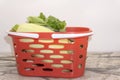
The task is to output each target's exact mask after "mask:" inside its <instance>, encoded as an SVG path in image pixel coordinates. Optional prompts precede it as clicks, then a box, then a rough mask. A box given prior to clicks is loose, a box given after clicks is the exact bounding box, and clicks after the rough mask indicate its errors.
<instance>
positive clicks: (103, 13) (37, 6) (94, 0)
mask: <svg viewBox="0 0 120 80" xmlns="http://www.w3.org/2000/svg"><path fill="white" fill-rule="evenodd" d="M40 12H43V13H44V14H45V15H53V16H56V17H58V18H59V19H61V20H66V22H67V25H68V26H85V27H89V28H91V29H92V30H93V31H94V35H93V36H92V39H91V40H90V41H89V46H88V51H95V52H111V51H120V36H119V34H120V0H0V53H2V52H12V49H11V46H10V44H9V42H11V41H10V38H9V37H7V33H6V31H8V30H9V29H11V27H12V26H13V25H14V24H21V23H24V22H25V21H26V17H28V16H31V15H32V16H37V15H39V13H40Z"/></svg>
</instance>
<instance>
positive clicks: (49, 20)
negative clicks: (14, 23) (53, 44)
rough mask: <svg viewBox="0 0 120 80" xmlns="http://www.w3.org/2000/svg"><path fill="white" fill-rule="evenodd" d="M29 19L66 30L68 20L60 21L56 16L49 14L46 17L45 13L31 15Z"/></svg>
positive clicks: (55, 29) (31, 21) (56, 29)
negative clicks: (35, 15)
mask: <svg viewBox="0 0 120 80" xmlns="http://www.w3.org/2000/svg"><path fill="white" fill-rule="evenodd" d="M27 20H28V22H29V23H34V24H39V25H42V26H45V27H48V28H50V29H52V30H54V31H58V32H60V31H65V26H66V22H65V21H60V20H59V19H57V18H56V17H54V16H48V18H46V16H45V15H44V14H43V13H40V15H39V16H38V17H33V16H29V17H28V18H27Z"/></svg>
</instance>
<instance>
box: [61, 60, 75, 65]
mask: <svg viewBox="0 0 120 80" xmlns="http://www.w3.org/2000/svg"><path fill="white" fill-rule="evenodd" d="M60 62H61V63H63V64H72V63H73V61H72V60H61V61H60Z"/></svg>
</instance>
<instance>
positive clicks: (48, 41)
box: [38, 39, 54, 43]
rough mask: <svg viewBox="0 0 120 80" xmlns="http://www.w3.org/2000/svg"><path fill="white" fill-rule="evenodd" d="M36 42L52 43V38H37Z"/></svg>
mask: <svg viewBox="0 0 120 80" xmlns="http://www.w3.org/2000/svg"><path fill="white" fill-rule="evenodd" d="M38 42H42V43H53V42H54V40H53V39H39V40H38Z"/></svg>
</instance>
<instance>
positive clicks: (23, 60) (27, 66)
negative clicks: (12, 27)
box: [8, 27, 92, 78]
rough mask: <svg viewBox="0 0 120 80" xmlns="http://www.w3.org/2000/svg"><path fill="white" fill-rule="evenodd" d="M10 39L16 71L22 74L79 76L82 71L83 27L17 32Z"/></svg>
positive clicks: (85, 37)
mask: <svg viewBox="0 0 120 80" xmlns="http://www.w3.org/2000/svg"><path fill="white" fill-rule="evenodd" d="M8 34H9V36H11V37H12V39H13V46H14V50H15V51H14V52H15V57H16V63H17V68H18V72H19V73H20V74H21V75H25V76H49V77H66V78H72V77H79V76H82V75H83V74H84V69H85V61H86V53H87V46H88V37H89V36H90V35H92V31H91V30H90V29H89V28H85V27H67V29H66V32H62V33H60V32H54V33H43V32H42V33H41V32H40V33H17V32H9V33H8Z"/></svg>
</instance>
